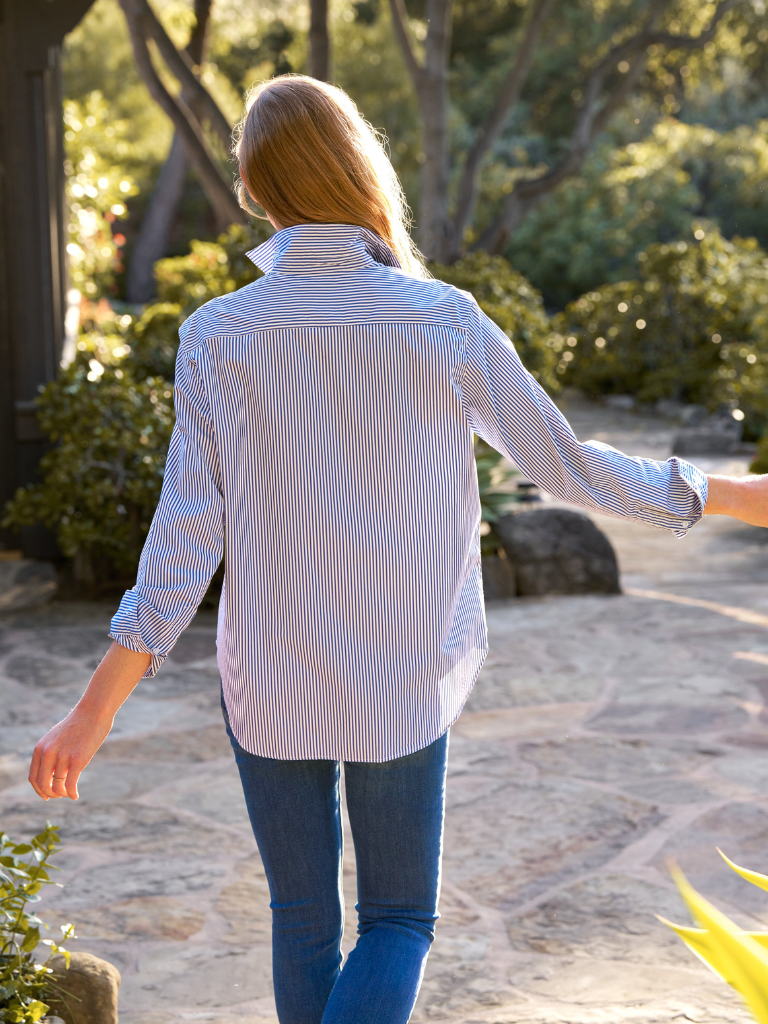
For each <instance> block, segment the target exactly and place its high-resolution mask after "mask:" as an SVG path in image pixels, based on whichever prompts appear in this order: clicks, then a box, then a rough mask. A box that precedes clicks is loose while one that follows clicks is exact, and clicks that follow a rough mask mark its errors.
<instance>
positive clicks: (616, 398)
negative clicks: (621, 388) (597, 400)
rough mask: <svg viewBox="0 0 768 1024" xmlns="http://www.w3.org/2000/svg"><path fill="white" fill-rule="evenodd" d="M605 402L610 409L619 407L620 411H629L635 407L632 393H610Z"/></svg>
mask: <svg viewBox="0 0 768 1024" xmlns="http://www.w3.org/2000/svg"><path fill="white" fill-rule="evenodd" d="M605 404H606V405H607V406H608V408H609V409H618V410H619V411H620V412H629V411H630V410H632V409H634V408H635V400H634V398H633V397H632V395H608V396H607V398H606V399H605Z"/></svg>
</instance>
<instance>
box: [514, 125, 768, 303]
mask: <svg viewBox="0 0 768 1024" xmlns="http://www.w3.org/2000/svg"><path fill="white" fill-rule="evenodd" d="M767 176H768V121H761V122H758V123H757V124H756V125H755V127H754V128H753V127H747V126H741V127H739V128H735V129H733V130H732V131H730V132H725V133H723V134H719V133H718V132H716V131H713V130H712V129H710V128H707V127H705V126H703V125H686V124H682V123H681V122H679V121H675V120H674V119H672V118H666V119H664V120H662V121H661V122H659V123H658V124H657V125H656V126H655V127H654V128H653V130H652V131H651V133H650V134H649V135H647V136H646V137H645V138H642V139H640V140H639V141H637V142H630V143H629V144H628V145H626V146H620V147H615V146H614V145H613V144H612V143H611V142H610V141H606V142H605V143H604V144H603V145H602V146H600V147H598V148H597V149H596V150H595V151H594V153H593V154H592V156H591V157H590V158H589V160H587V162H586V163H585V165H584V168H583V171H582V173H581V175H580V176H578V177H576V178H572V179H570V180H568V181H566V182H564V183H563V184H562V185H561V186H560V188H559V189H557V191H555V192H554V193H553V194H552V195H550V196H548V197H547V198H546V199H545V200H544V202H542V204H541V205H540V206H539V207H538V208H537V209H535V210H534V211H533V212H532V213H530V214H529V216H528V217H527V218H526V220H525V221H524V222H523V224H522V225H521V226H520V227H519V228H518V230H517V231H516V232H515V235H514V238H513V239H512V242H511V244H510V245H509V247H508V248H507V250H506V255H507V257H508V258H509V260H510V261H511V263H512V264H513V265H514V266H515V267H517V269H518V270H520V271H521V272H522V273H523V274H525V275H526V276H527V277H528V278H529V279H530V280H531V281H532V282H533V283H534V284H535V285H536V287H537V288H540V289H541V290H542V291H543V292H544V295H545V297H546V300H547V301H548V302H551V303H553V304H555V305H558V306H563V305H565V304H566V303H567V302H569V301H571V300H572V299H574V298H575V297H577V296H578V295H579V294H582V293H583V292H586V291H590V290H592V289H594V288H596V287H599V286H600V285H602V284H603V283H604V282H615V281H620V280H626V278H627V277H629V276H630V275H632V274H633V272H634V266H635V259H636V254H637V252H638V251H639V250H640V249H643V248H645V247H646V246H648V245H650V244H652V243H653V242H654V241H662V242H663V241H669V240H671V239H677V238H681V237H685V236H686V235H687V234H688V232H689V231H690V230H691V224H692V222H693V220H694V219H696V218H699V217H706V218H707V219H709V220H711V221H712V222H713V223H715V224H717V225H718V226H719V227H720V229H721V230H722V231H723V232H724V233H725V234H726V235H728V236H729V237H730V236H731V235H733V234H736V233H738V232H746V231H748V233H749V234H750V235H754V236H756V237H757V239H758V242H759V243H760V244H761V245H762V246H763V248H766V247H768V194H767V193H766V192H765V188H764V182H765V179H766V177H767Z"/></svg>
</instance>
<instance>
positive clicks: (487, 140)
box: [454, 0, 553, 247]
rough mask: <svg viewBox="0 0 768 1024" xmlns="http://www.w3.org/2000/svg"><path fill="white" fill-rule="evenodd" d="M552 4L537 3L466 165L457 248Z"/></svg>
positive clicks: (458, 206)
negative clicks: (481, 177)
mask: <svg viewBox="0 0 768 1024" xmlns="http://www.w3.org/2000/svg"><path fill="white" fill-rule="evenodd" d="M552 3H553V0H538V2H537V3H536V6H535V7H534V9H533V13H532V15H531V17H530V20H529V22H528V26H527V28H526V30H525V35H524V36H523V38H522V40H521V42H520V46H519V48H518V52H517V57H516V59H515V60H514V61H513V63H512V67H511V68H510V69H509V72H508V73H507V77H506V78H505V79H504V82H503V84H502V86H501V90H500V92H499V95H498V99H497V100H496V104H495V106H494V108H493V110H492V111H491V115H490V117H489V118H488V120H487V121H486V123H485V125H484V126H483V128H482V129H481V131H480V134H479V135H478V137H477V139H476V140H475V143H474V145H473V146H472V148H471V149H470V151H469V154H468V156H467V159H466V161H465V163H464V168H463V170H462V174H461V180H460V182H459V190H458V196H457V200H456V214H455V217H454V238H455V240H456V245H457V247H459V246H461V240H462V238H463V236H464V230H465V228H466V227H467V225H468V224H469V223H470V221H471V220H472V216H473V214H474V209H475V203H476V201H477V178H478V172H479V170H480V164H481V163H482V160H483V157H484V156H485V154H486V153H487V152H488V150H489V149H490V148H491V146H492V145H493V144H494V142H495V141H496V139H497V138H498V137H499V134H500V132H501V130H502V128H503V127H504V123H505V122H506V120H507V117H508V116H509V113H510V111H511V110H513V109H514V107H516V106H517V103H518V101H519V99H520V93H521V92H522V89H523V86H524V84H525V81H526V78H527V77H528V73H529V71H530V69H531V64H532V63H533V56H534V53H535V50H536V45H537V43H538V41H539V36H540V35H541V32H542V29H543V27H544V22H545V21H546V19H547V17H548V15H549V12H550V10H551V8H552Z"/></svg>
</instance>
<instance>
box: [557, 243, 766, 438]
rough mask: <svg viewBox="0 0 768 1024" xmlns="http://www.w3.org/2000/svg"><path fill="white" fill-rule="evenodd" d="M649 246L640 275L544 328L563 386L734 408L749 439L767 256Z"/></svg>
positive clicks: (758, 381)
mask: <svg viewBox="0 0 768 1024" xmlns="http://www.w3.org/2000/svg"><path fill="white" fill-rule="evenodd" d="M696 235H697V236H700V237H699V238H698V239H697V240H695V241H694V240H692V241H690V242H684V241H680V242H676V243H673V244H671V245H659V244H654V245H651V246H649V247H648V248H647V249H646V250H645V251H644V252H642V253H640V254H639V255H638V271H639V277H638V278H637V279H636V280H633V281H622V282H620V283H618V284H613V285H606V286H604V287H602V288H601V289H600V290H599V291H593V292H588V293H587V294H586V295H582V296H581V298H580V299H578V300H577V301H576V302H573V303H571V304H570V305H569V306H567V307H566V309H565V311H564V313H562V314H559V315H558V316H557V317H556V318H555V320H554V321H553V323H554V327H555V335H554V337H555V339H556V344H557V347H558V349H559V351H560V363H559V365H558V367H557V372H558V373H559V374H560V375H561V378H562V379H563V381H564V383H567V384H571V385H574V386H576V387H579V388H582V389H583V390H584V391H585V392H586V393H587V394H589V395H602V394H630V395H635V396H636V397H637V399H638V400H639V401H641V402H653V401H656V400H658V399H660V398H672V399H679V400H681V401H684V402H694V403H698V404H701V405H704V406H706V407H707V408H709V409H710V410H713V411H714V410H715V409H717V408H719V407H720V408H722V407H726V408H731V409H736V408H740V409H742V410H743V412H744V413H745V415H746V424H745V425H746V426H747V427H748V428H749V429H750V432H751V433H752V434H755V433H761V432H762V427H763V426H764V425H765V423H766V421H767V420H768V257H767V256H766V254H765V253H764V252H763V251H762V250H760V249H759V248H758V246H757V243H756V242H755V240H754V239H737V240H736V241H734V242H727V241H726V240H725V239H724V238H723V237H722V236H721V235H720V234H719V233H718V232H717V231H714V230H710V231H707V232H705V231H704V228H703V227H701V226H696Z"/></svg>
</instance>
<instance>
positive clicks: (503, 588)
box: [482, 555, 517, 601]
mask: <svg viewBox="0 0 768 1024" xmlns="http://www.w3.org/2000/svg"><path fill="white" fill-rule="evenodd" d="M482 566H483V596H484V597H485V600H486V601H503V600H505V599H506V598H509V597H515V595H516V594H517V580H516V577H515V569H514V566H513V565H512V563H511V562H510V560H509V559H508V558H499V557H498V556H497V555H488V556H487V557H485V558H483V559H482Z"/></svg>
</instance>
